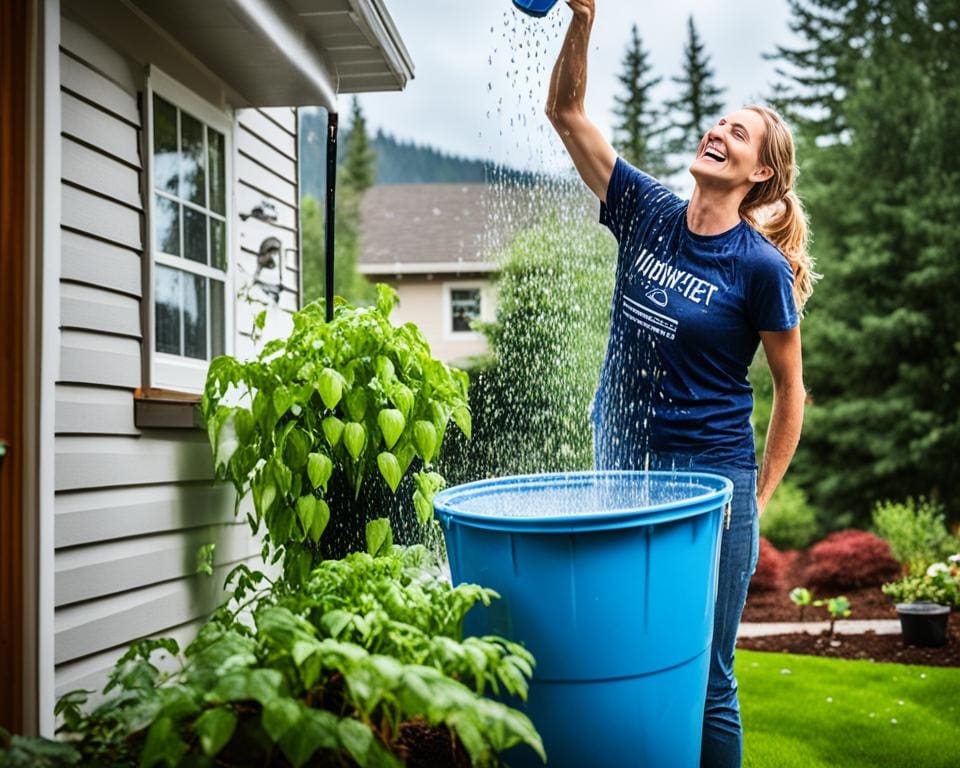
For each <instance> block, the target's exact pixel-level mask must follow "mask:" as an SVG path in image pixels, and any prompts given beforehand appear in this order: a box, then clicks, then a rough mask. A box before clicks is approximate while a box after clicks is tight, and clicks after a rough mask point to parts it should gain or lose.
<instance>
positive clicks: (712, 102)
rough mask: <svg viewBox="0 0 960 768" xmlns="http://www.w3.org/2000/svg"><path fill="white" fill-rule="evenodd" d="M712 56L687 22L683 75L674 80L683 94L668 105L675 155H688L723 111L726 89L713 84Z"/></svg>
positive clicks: (693, 26) (690, 21)
mask: <svg viewBox="0 0 960 768" xmlns="http://www.w3.org/2000/svg"><path fill="white" fill-rule="evenodd" d="M715 74H716V73H715V72H714V70H713V69H712V68H711V67H710V57H709V55H707V52H706V50H705V49H704V45H703V42H702V41H701V40H700V35H699V33H698V32H697V28H696V26H695V25H694V23H693V16H690V17H689V18H688V19H687V42H686V44H685V45H684V48H683V74H682V75H681V76H680V77H674V78H672V80H673V81H674V82H675V83H677V84H678V85H679V86H681V91H680V95H679V96H678V97H677V98H676V99H673V100H671V101H668V102H667V103H666V108H667V110H668V111H669V113H670V119H671V121H672V122H673V126H674V128H675V138H674V141H673V142H672V146H673V149H674V151H675V152H679V153H683V154H685V155H687V154H689V153H690V152H691V151H692V150H693V149H696V147H697V145H698V144H699V143H700V139H701V138H702V137H703V134H704V133H706V132H707V129H708V128H710V126H711V125H712V123H713V120H714V119H715V118H716V117H717V116H718V115H719V114H720V112H721V110H722V109H723V100H722V99H721V98H720V97H721V95H722V94H723V92H724V90H726V89H724V88H720V87H718V86H717V85H716V84H715V82H714V77H715Z"/></svg>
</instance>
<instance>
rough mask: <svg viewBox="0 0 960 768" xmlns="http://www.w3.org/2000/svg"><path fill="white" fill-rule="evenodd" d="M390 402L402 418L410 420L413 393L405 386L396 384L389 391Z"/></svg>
mask: <svg viewBox="0 0 960 768" xmlns="http://www.w3.org/2000/svg"><path fill="white" fill-rule="evenodd" d="M390 402H392V403H393V404H394V405H395V406H397V408H399V409H400V412H401V413H403V415H404V417H406V418H408V419H409V418H410V412H411V411H412V410H413V391H412V390H411V389H410V387H408V386H407V385H406V384H397V385H395V386H394V387H393V388H392V389H391V390H390Z"/></svg>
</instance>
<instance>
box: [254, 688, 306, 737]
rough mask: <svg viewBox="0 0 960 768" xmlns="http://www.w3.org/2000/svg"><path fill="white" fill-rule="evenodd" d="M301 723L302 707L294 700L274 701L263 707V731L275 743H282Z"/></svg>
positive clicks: (261, 721) (261, 718)
mask: <svg viewBox="0 0 960 768" xmlns="http://www.w3.org/2000/svg"><path fill="white" fill-rule="evenodd" d="M299 721H300V707H299V706H298V702H296V701H294V700H293V699H280V698H278V699H274V700H273V701H270V702H268V703H267V704H266V705H265V706H264V707H263V711H262V712H261V714H260V723H261V725H263V730H265V731H266V732H267V735H268V736H269V737H270V738H271V739H272V740H273V741H274V742H277V741H280V739H282V738H283V736H284V734H286V733H287V731H289V730H290V729H291V728H294V727H295V726H296V725H297V723H298V722H299Z"/></svg>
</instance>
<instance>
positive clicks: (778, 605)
mask: <svg viewBox="0 0 960 768" xmlns="http://www.w3.org/2000/svg"><path fill="white" fill-rule="evenodd" d="M803 554H804V553H801V552H785V553H784V555H786V556H787V559H786V570H785V573H784V578H783V580H782V584H781V586H780V588H779V589H776V590H771V591H766V592H757V591H751V592H750V594H749V595H748V596H747V604H746V607H745V608H744V610H743V618H742V621H744V622H780V621H800V609H799V608H797V606H795V605H794V604H793V603H792V602H790V597H789V595H790V590H791V589H793V588H794V587H799V586H805V585H804V583H803V581H802V573H803V569H804V567H805V565H806V563H805V562H804V556H803ZM841 594H842V595H845V596H846V598H847V599H848V600H849V601H850V606H851V615H850V617H849V618H851V619H896V618H897V609H896V608H895V607H894V604H893V600H891V599H890V598H889V597H887V596H886V595H885V594H883V592H881V591H880V587H879V586H874V587H864V588H861V589H845V590H842V589H837V590H819V591H817V590H814V598H818V597H823V598H826V597H836V596H837V595H841ZM829 618H830V615H829V613H828V612H827V609H826V608H825V607H820V608H814V607H813V606H808V607H807V608H806V609H805V610H804V613H803V621H827V620H829ZM947 634H948V637H947V644H946V645H945V646H943V647H942V648H916V647H913V646H905V645H904V644H903V637H902V636H901V635H900V634H894V635H877V634H875V633H874V632H866V633H865V634H862V635H837V636H835V637H832V638H831V637H830V636H829V635H828V633H827V632H826V631H824V632H823V633H820V634H810V633H806V632H801V633H793V634H785V635H767V636H766V637H744V638H740V639H738V640H737V648H745V649H749V650H752V651H774V652H780V653H799V654H806V655H812V656H825V657H828V658H835V659H870V660H872V661H883V662H895V663H899V664H927V665H930V666H935V667H960V615H958V612H957V611H954V612H953V613H952V614H951V615H950V624H949V627H948V630H947Z"/></svg>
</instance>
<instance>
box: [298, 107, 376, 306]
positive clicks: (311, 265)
mask: <svg viewBox="0 0 960 768" xmlns="http://www.w3.org/2000/svg"><path fill="white" fill-rule="evenodd" d="M344 144H345V145H344V160H343V163H342V164H341V165H340V167H339V169H338V171H337V193H336V220H335V225H334V279H333V291H334V294H335V295H337V296H343V297H344V298H345V299H347V301H349V302H351V303H353V304H368V303H370V302H372V301H374V300H375V299H376V290H375V288H374V286H373V284H372V283H370V282H369V281H368V280H367V279H366V278H365V277H363V275H361V274H360V273H359V272H358V271H357V262H358V259H359V257H360V202H361V200H362V199H363V193H364V192H365V191H366V190H367V189H369V188H370V187H371V186H373V183H374V180H375V170H376V155H375V154H374V153H373V151H372V150H371V148H370V140H369V137H368V136H367V131H366V120H365V118H364V116H363V111H362V110H361V108H360V102H359V100H358V99H357V97H356V96H354V97H353V102H352V105H351V125H350V132H349V135H348V136H347V140H346V142H345V143H344ZM317 217H319V224H318V222H317ZM301 226H302V227H303V237H302V242H303V263H304V273H303V289H304V290H303V293H304V301H305V302H309V301H313V300H314V299H317V298H322V297H323V283H324V251H325V240H324V236H323V212H322V211H321V209H320V205H319V203H318V202H317V201H316V200H315V199H314V198H312V197H307V198H304V200H303V202H302V204H301ZM308 229H309V232H310V236H309V237H308V236H307V235H308ZM318 233H319V238H316V235H317V234H318ZM315 238H316V239H315Z"/></svg>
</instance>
